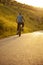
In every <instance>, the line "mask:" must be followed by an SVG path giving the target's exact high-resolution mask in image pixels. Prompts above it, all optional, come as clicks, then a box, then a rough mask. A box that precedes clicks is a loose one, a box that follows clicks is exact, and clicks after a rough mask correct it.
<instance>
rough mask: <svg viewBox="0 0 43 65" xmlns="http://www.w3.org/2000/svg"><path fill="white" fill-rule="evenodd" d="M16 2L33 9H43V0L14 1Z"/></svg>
mask: <svg viewBox="0 0 43 65" xmlns="http://www.w3.org/2000/svg"><path fill="white" fill-rule="evenodd" d="M16 1H18V2H20V3H23V4H28V5H32V6H35V7H41V8H43V0H16Z"/></svg>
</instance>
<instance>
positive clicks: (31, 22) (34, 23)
mask: <svg viewBox="0 0 43 65" xmlns="http://www.w3.org/2000/svg"><path fill="white" fill-rule="evenodd" d="M18 12H21V13H22V15H23V16H24V19H25V22H24V23H25V27H24V33H27V32H33V31H37V30H43V9H41V8H40V9H39V8H35V7H32V6H28V5H25V4H21V3H18V2H15V1H14V2H12V3H11V5H3V4H0V38H1V37H6V36H10V35H14V34H16V28H17V24H16V17H17V15H18Z"/></svg>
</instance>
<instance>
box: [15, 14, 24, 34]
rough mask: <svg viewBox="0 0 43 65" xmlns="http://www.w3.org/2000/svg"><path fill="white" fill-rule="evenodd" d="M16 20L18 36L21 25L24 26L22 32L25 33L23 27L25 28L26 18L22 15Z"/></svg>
mask: <svg viewBox="0 0 43 65" xmlns="http://www.w3.org/2000/svg"><path fill="white" fill-rule="evenodd" d="M16 20H17V34H18V30H19V27H20V25H22V31H23V27H24V18H23V16H22V14H21V13H19V14H18V16H17V19H16Z"/></svg>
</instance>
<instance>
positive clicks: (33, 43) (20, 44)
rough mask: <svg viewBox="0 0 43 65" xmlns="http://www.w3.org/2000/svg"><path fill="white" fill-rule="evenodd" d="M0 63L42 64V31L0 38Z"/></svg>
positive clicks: (0, 64) (3, 64) (13, 64)
mask: <svg viewBox="0 0 43 65" xmlns="http://www.w3.org/2000/svg"><path fill="white" fill-rule="evenodd" d="M0 65H43V32H33V33H28V34H22V35H21V37H19V36H18V35H16V36H12V37H9V38H5V39H1V40H0Z"/></svg>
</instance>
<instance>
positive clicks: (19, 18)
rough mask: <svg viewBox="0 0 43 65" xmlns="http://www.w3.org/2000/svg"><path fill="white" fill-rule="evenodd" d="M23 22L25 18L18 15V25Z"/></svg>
mask: <svg viewBox="0 0 43 65" xmlns="http://www.w3.org/2000/svg"><path fill="white" fill-rule="evenodd" d="M22 20H23V17H22V16H21V15H18V17H17V21H18V23H21V22H22Z"/></svg>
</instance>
